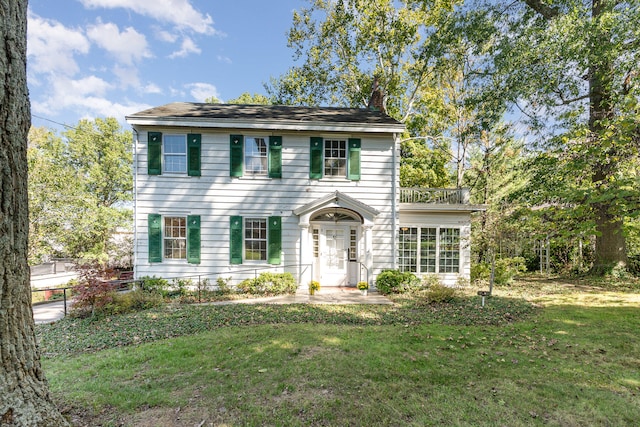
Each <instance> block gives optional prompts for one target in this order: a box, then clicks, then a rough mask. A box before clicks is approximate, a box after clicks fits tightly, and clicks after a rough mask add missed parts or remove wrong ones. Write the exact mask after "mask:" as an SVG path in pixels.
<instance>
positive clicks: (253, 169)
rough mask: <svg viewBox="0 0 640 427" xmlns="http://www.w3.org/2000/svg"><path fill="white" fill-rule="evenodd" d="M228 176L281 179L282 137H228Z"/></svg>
mask: <svg viewBox="0 0 640 427" xmlns="http://www.w3.org/2000/svg"><path fill="white" fill-rule="evenodd" d="M229 137H230V140H229V176H232V177H241V176H245V175H249V176H267V177H269V178H282V137H281V136H270V137H268V138H267V137H253V136H244V135H230V136H229Z"/></svg>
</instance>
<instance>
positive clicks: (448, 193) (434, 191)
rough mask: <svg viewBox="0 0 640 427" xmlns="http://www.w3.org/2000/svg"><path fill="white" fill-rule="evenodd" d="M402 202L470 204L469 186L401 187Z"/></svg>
mask: <svg viewBox="0 0 640 427" xmlns="http://www.w3.org/2000/svg"><path fill="white" fill-rule="evenodd" d="M400 203H431V204H433V203H435V204H445V205H468V204H469V189H468V188H401V189H400Z"/></svg>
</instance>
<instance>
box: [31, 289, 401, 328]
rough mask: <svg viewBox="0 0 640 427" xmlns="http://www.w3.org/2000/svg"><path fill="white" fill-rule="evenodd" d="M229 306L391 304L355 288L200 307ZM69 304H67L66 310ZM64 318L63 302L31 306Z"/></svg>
mask: <svg viewBox="0 0 640 427" xmlns="http://www.w3.org/2000/svg"><path fill="white" fill-rule="evenodd" d="M231 304H338V305H340V304H393V303H392V302H391V301H390V300H389V299H387V298H386V297H385V296H383V295H381V294H379V293H378V292H376V291H373V292H372V291H369V292H368V295H367V296H364V295H362V293H360V291H359V290H357V289H355V288H329V287H326V288H322V289H320V291H318V292H316V294H315V295H309V291H308V290H307V289H298V292H296V294H295V295H282V296H276V297H264V298H249V299H240V300H233V301H216V302H205V303H201V304H200V305H231ZM69 309H70V303H69V302H67V310H69ZM63 317H64V303H63V301H56V302H51V303H44V304H38V305H34V306H33V319H34V320H35V322H36V324H38V323H51V322H55V321H57V320H60V319H62V318H63Z"/></svg>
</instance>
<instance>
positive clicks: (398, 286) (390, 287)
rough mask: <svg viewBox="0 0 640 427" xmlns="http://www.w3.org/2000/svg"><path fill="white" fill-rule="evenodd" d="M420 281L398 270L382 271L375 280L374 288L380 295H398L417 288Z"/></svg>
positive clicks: (408, 273)
mask: <svg viewBox="0 0 640 427" xmlns="http://www.w3.org/2000/svg"><path fill="white" fill-rule="evenodd" d="M419 285H420V279H419V278H418V277H417V276H416V275H415V274H413V273H410V272H402V271H399V270H383V271H382V272H381V273H380V274H378V277H377V278H376V288H377V289H378V291H379V292H380V293H381V294H384V295H388V294H400V293H404V292H407V291H409V290H411V289H415V288H417V287H419Z"/></svg>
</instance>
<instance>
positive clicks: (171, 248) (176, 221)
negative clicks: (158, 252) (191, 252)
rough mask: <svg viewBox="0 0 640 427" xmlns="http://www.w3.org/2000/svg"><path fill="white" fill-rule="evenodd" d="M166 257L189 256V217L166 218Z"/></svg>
mask: <svg viewBox="0 0 640 427" xmlns="http://www.w3.org/2000/svg"><path fill="white" fill-rule="evenodd" d="M164 257H165V258H170V259H186V258H187V219H186V218H185V217H165V218H164Z"/></svg>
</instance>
